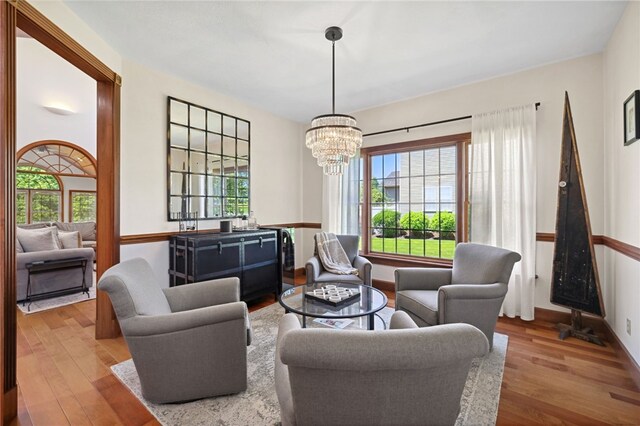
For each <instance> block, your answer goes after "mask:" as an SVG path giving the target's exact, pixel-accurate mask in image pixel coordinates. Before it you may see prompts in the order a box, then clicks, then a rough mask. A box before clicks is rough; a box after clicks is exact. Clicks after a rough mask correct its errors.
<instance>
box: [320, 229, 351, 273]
mask: <svg viewBox="0 0 640 426" xmlns="http://www.w3.org/2000/svg"><path fill="white" fill-rule="evenodd" d="M316 244H317V249H318V257H320V261H321V262H322V266H323V267H324V269H326V270H327V271H329V272H331V273H332V274H339V275H358V270H357V269H356V268H354V267H353V265H351V262H350V261H349V258H348V257H347V253H345V251H344V249H343V248H342V244H340V241H338V238H336V235H335V234H331V233H328V232H320V233H318V234H316Z"/></svg>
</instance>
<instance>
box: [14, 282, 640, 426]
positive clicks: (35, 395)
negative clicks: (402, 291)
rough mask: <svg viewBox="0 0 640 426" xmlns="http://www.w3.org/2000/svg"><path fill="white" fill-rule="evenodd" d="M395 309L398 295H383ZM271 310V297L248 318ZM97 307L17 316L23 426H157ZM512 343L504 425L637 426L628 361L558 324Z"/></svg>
mask: <svg viewBox="0 0 640 426" xmlns="http://www.w3.org/2000/svg"><path fill="white" fill-rule="evenodd" d="M386 293H387V296H388V297H389V305H390V306H394V297H393V296H394V295H393V293H392V292H386ZM272 303H274V300H273V298H272V297H270V298H265V299H263V300H261V301H259V302H258V303H254V304H252V305H251V306H250V311H255V310H257V309H260V308H262V307H265V306H268V305H270V304H272ZM94 329H95V302H91V301H88V302H82V303H77V304H75V305H70V306H65V307H62V308H58V309H55V310H50V311H44V312H41V313H36V314H32V315H24V314H22V313H21V312H20V311H18V390H19V394H18V398H19V400H18V413H19V414H18V419H17V420H16V421H15V422H13V424H17V425H66V424H74V425H75V424H78V425H107V424H109V425H114V424H122V425H152V424H154V425H155V424H158V423H157V422H156V421H155V419H154V418H153V416H151V414H149V412H148V411H147V410H146V409H145V408H144V406H143V405H142V404H141V403H140V402H139V401H138V399H137V398H135V397H134V396H133V395H132V394H131V393H130V392H129V391H128V390H127V389H126V388H125V387H124V385H122V384H121V383H120V382H119V381H118V380H117V379H116V378H115V377H114V376H113V375H111V373H110V369H109V367H110V366H111V365H113V364H117V363H119V362H121V361H124V360H126V359H128V358H129V357H130V356H129V352H128V350H127V346H126V343H125V342H124V340H123V339H122V338H121V337H120V338H118V339H111V340H98V341H96V340H94V338H93V336H94ZM497 331H498V332H500V333H504V334H507V335H509V349H508V351H507V359H506V363H505V371H504V379H503V383H502V391H501V396H500V408H499V411H498V424H499V425H513V424H567V425H597V424H640V389H639V388H638V386H636V384H635V383H634V382H633V380H632V376H631V375H630V372H629V371H628V370H627V369H626V363H625V361H624V359H623V358H622V356H623V355H622V354H621V353H620V352H619V351H617V350H616V349H615V348H613V347H611V346H610V345H607V347H605V348H601V347H598V346H595V345H592V344H589V343H586V342H582V341H580V340H576V339H568V340H566V341H564V342H561V341H559V340H558V339H557V332H556V331H555V329H554V328H553V324H551V323H548V322H544V321H540V320H536V321H533V322H524V321H520V320H515V319H508V318H504V319H500V320H499V322H498V328H497Z"/></svg>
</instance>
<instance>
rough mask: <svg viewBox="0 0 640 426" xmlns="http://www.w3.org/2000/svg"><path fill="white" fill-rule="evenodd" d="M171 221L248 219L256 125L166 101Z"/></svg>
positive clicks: (216, 112)
mask: <svg viewBox="0 0 640 426" xmlns="http://www.w3.org/2000/svg"><path fill="white" fill-rule="evenodd" d="M167 112H168V123H167V139H168V141H167V142H168V143H167V155H168V156H169V158H168V160H167V167H168V170H167V200H168V202H167V210H168V220H169V221H178V220H179V219H178V217H179V215H180V214H184V215H186V214H194V213H197V217H198V219H200V220H205V219H220V218H230V217H239V216H243V215H247V214H249V199H250V195H249V194H250V193H249V182H250V176H249V170H250V164H251V163H250V158H249V156H250V143H251V123H250V122H249V121H247V120H244V119H242V118H239V117H234V116H232V115H229V114H225V113H223V112H220V111H214V110H212V109H209V108H206V107H203V106H201V105H195V104H192V103H190V102H186V101H182V100H180V99H176V98H172V97H170V96H169V97H168V98H167Z"/></svg>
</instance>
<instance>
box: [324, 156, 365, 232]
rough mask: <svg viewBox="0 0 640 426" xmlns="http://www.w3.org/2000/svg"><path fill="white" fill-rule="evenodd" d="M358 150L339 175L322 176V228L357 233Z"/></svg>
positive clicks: (326, 230)
mask: <svg viewBox="0 0 640 426" xmlns="http://www.w3.org/2000/svg"><path fill="white" fill-rule="evenodd" d="M359 180H360V152H359V151H358V152H357V153H356V155H355V156H354V157H353V158H352V159H351V160H350V161H349V164H348V165H347V166H345V168H344V173H343V174H342V175H341V176H327V175H324V176H323V181H322V184H323V185H322V230H323V231H325V232H333V233H335V234H352V235H357V234H358V233H359V231H360V229H359V219H358V209H359V201H360V199H359V196H360V181H359Z"/></svg>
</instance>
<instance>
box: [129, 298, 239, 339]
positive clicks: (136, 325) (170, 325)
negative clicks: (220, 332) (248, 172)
mask: <svg viewBox="0 0 640 426" xmlns="http://www.w3.org/2000/svg"><path fill="white" fill-rule="evenodd" d="M246 315H247V305H246V304H245V303H244V302H234V303H225V304H224V305H215V306H209V307H206V308H200V309H193V310H190V311H182V312H174V313H169V314H167V315H153V316H143V315H138V316H135V317H133V318H130V319H128V320H126V322H125V323H124V324H123V331H124V332H125V333H126V337H127V338H130V337H143V336H158V335H161V334H170V333H177V332H180V331H185V330H190V329H193V328H198V327H204V326H207V325H212V324H218V323H223V322H227V321H233V320H238V319H241V320H244V318H245V316H246Z"/></svg>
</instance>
